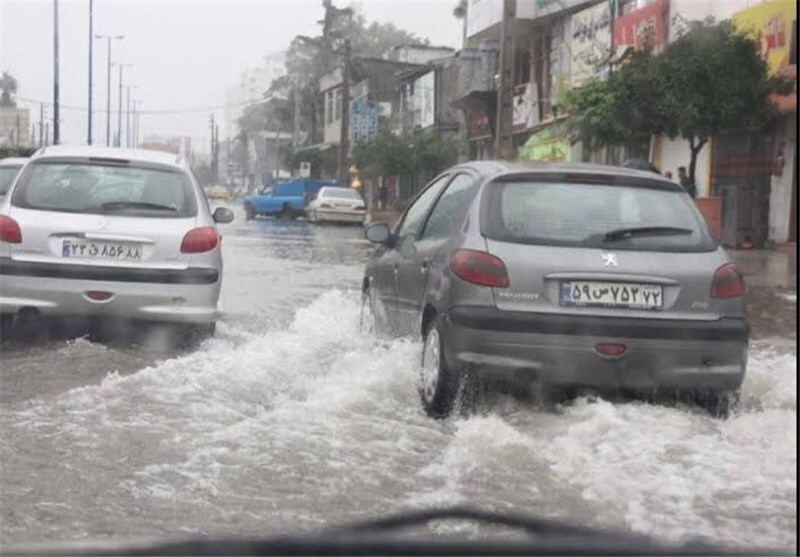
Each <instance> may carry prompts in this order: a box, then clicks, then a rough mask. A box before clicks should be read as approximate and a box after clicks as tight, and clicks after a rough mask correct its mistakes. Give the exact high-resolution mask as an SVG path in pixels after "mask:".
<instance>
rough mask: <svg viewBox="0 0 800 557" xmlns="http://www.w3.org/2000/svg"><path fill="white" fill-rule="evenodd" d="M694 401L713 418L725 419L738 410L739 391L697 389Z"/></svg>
mask: <svg viewBox="0 0 800 557" xmlns="http://www.w3.org/2000/svg"><path fill="white" fill-rule="evenodd" d="M694 400H695V403H696V404H697V405H698V406H700V407H701V408H702V409H703V410H705V411H706V412H708V413H709V414H710V415H711V416H712V417H714V418H722V419H727V418H729V417H730V416H731V414H734V413H736V412H738V411H739V407H740V401H741V397H740V391H739V390H738V389H737V390H735V391H713V390H711V391H709V390H703V391H697V392H696V393H695V395H694Z"/></svg>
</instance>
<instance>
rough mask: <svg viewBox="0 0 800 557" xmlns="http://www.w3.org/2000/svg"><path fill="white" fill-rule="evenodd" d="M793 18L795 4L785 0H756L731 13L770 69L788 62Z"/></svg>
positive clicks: (794, 15)
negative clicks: (752, 40) (755, 43)
mask: <svg viewBox="0 0 800 557" xmlns="http://www.w3.org/2000/svg"><path fill="white" fill-rule="evenodd" d="M796 19H797V4H796V3H795V2H794V1H788V2H787V1H786V0H772V1H771V2H764V3H763V4H757V5H755V6H753V7H751V8H747V9H746V10H742V11H741V12H738V13H736V14H734V15H733V16H732V17H731V21H733V23H734V25H735V26H736V27H737V28H738V29H740V30H742V31H744V32H746V33H748V34H749V35H750V36H751V37H753V38H754V39H755V40H756V42H757V43H758V49H759V52H760V54H761V56H762V57H763V58H764V59H765V60H766V61H767V63H768V64H769V69H770V71H771V72H773V73H777V72H778V71H780V70H782V69H784V68H785V67H786V66H788V65H789V58H790V54H791V48H792V35H791V33H792V22H794V21H795V20H796Z"/></svg>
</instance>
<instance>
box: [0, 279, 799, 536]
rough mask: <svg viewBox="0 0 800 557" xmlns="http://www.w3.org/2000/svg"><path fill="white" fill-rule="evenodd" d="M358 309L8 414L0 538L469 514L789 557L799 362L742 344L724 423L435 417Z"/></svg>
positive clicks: (221, 337) (680, 414) (225, 334)
mask: <svg viewBox="0 0 800 557" xmlns="http://www.w3.org/2000/svg"><path fill="white" fill-rule="evenodd" d="M358 300H359V297H358V294H357V293H355V292H342V291H330V292H327V293H325V294H324V295H322V296H320V297H319V298H318V299H316V300H315V301H314V302H313V303H312V304H310V305H309V306H307V307H305V308H303V309H301V310H300V311H298V312H297V313H296V315H295V316H294V319H293V320H292V322H291V324H290V325H289V326H288V327H286V326H283V327H278V326H276V327H275V328H274V329H269V330H262V331H247V330H243V329H241V328H238V327H236V326H225V324H221V326H220V328H219V332H218V335H217V337H216V338H214V339H210V340H208V341H206V342H205V343H204V344H203V345H202V346H201V348H200V349H199V350H197V351H196V352H194V353H191V354H188V355H185V356H181V357H178V358H174V359H170V360H167V361H164V362H162V363H159V364H157V365H154V366H152V367H148V368H145V369H142V370H140V371H138V372H136V373H133V374H131V375H126V376H121V375H117V374H111V375H109V376H108V377H106V378H105V379H104V380H103V381H102V382H101V383H100V384H99V385H93V386H87V387H82V388H79V389H74V390H71V391H69V392H66V393H63V394H60V395H57V396H54V397H50V398H42V399H38V400H33V401H28V402H26V403H22V404H18V405H16V406H14V407H12V408H11V409H10V410H8V411H5V412H4V414H5V415H4V416H3V422H4V424H7V425H5V426H4V433H2V434H1V435H0V441H1V442H2V444H0V455H2V460H3V462H4V465H3V475H2V480H1V481H0V484H1V485H0V488H1V491H0V499H2V500H4V501H6V503H7V504H8V503H11V504H13V505H14V507H15V509H14V512H13V514H12V515H9V514H7V513H6V511H4V512H3V525H2V536H3V537H4V538H7V539H15V540H20V539H29V538H30V537H31V536H34V535H36V534H34V532H44V534H43V535H45V536H46V537H54V538H71V537H81V536H107V535H123V534H137V533H138V534H143V533H147V534H153V533H157V534H158V533H176V532H203V533H224V534H237V533H238V534H254V533H259V534H264V533H267V532H273V533H274V532H279V531H283V532H285V531H293V530H297V529H303V528H314V527H318V526H320V525H323V524H331V523H342V522H346V521H348V520H352V519H356V518H364V517H367V516H375V515H378V514H385V513H388V512H392V511H396V510H400V509H410V508H417V507H420V506H432V505H433V506H441V505H449V504H455V503H467V504H473V505H477V506H480V507H483V508H493V509H500V510H515V511H520V512H526V513H532V514H540V515H548V516H557V517H562V518H565V519H569V520H574V521H578V522H582V523H585V524H589V525H594V526H599V527H612V528H622V529H630V530H634V531H637V532H643V533H647V534H652V535H655V536H658V537H662V538H666V539H671V540H676V539H680V538H683V537H685V536H687V535H703V536H708V537H710V538H712V539H715V540H719V541H723V542H727V543H735V544H745V545H752V544H762V545H769V546H783V547H787V546H792V545H795V544H796V533H795V532H796V524H797V517H796V513H797V508H796V493H797V472H796V471H797V461H796V445H797V425H796V424H797V421H796V418H797V410H796V407H797V402H796V391H797V373H796V355H795V354H789V355H787V354H781V353H778V352H776V351H774V350H772V349H771V348H770V345H769V344H768V343H763V344H757V345H754V346H753V349H752V350H751V361H750V368H749V372H748V376H747V379H746V382H745V385H744V388H743V396H744V399H745V403H746V404H745V408H746V409H745V411H744V412H743V413H741V414H739V415H736V416H735V417H733V418H732V419H730V420H727V421H722V420H714V419H711V418H709V417H707V416H705V415H703V414H702V413H700V412H695V411H692V410H690V409H685V408H667V407H660V406H652V405H647V404H644V403H637V402H630V403H624V404H612V403H610V402H605V401H602V400H600V401H597V402H590V401H588V400H578V401H576V402H575V403H574V404H571V405H569V406H567V407H565V408H562V409H561V410H560V411H559V412H556V413H544V412H539V411H536V410H535V409H533V408H529V407H527V406H525V405H522V404H521V403H517V402H516V401H500V402H499V403H498V405H497V406H496V407H495V408H494V410H493V411H492V412H491V413H490V414H489V415H485V416H478V417H473V418H470V419H466V420H455V421H448V422H436V421H432V420H429V419H427V418H426V417H425V416H424V415H423V413H422V411H421V409H420V405H419V402H418V397H417V394H416V391H415V386H414V362H415V361H416V359H417V355H418V351H419V346H418V345H417V344H415V343H412V342H406V341H397V342H393V343H384V344H376V343H375V342H374V340H373V339H370V338H365V337H363V336H361V335H360V334H359V333H358V319H359V310H360V308H359V301H358ZM80 342H86V341H80ZM43 502H44V503H43ZM37 529H38V530H37Z"/></svg>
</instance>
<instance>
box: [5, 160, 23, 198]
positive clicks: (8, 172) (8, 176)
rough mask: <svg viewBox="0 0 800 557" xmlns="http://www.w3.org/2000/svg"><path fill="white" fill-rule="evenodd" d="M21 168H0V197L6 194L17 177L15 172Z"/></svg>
mask: <svg viewBox="0 0 800 557" xmlns="http://www.w3.org/2000/svg"><path fill="white" fill-rule="evenodd" d="M20 168H22V166H11V165H9V166H0V195H5V194H6V193H8V188H10V187H11V182H13V181H14V178H15V177H16V176H17V172H19V169H20Z"/></svg>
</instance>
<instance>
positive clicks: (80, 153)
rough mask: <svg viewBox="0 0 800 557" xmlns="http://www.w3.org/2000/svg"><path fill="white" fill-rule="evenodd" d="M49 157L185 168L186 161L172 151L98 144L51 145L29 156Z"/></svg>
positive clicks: (35, 157)
mask: <svg viewBox="0 0 800 557" xmlns="http://www.w3.org/2000/svg"><path fill="white" fill-rule="evenodd" d="M49 158H53V159H55V158H59V159H61V158H79V159H86V158H101V159H117V160H126V161H137V162H145V163H153V164H163V165H167V166H172V167H175V168H181V169H186V167H187V165H186V162H185V161H184V160H183V159H182V158H181V157H180V156H179V155H176V154H173V153H165V152H163V151H152V150H149V149H127V148H121V147H102V146H99V145H51V146H48V147H42V148H41V149H39V150H38V151H36V152H35V153H34V154H33V156H32V157H31V159H32V160H44V159H49Z"/></svg>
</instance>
